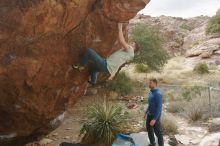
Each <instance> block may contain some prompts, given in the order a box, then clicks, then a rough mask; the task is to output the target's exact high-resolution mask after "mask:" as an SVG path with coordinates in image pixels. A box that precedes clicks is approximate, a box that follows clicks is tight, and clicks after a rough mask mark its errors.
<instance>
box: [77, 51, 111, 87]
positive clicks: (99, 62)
mask: <svg viewBox="0 0 220 146" xmlns="http://www.w3.org/2000/svg"><path fill="white" fill-rule="evenodd" d="M89 61H92V65H91V68H90V75H91V82H92V83H93V84H96V80H97V72H104V73H109V71H108V68H107V62H106V59H104V58H102V57H101V56H100V55H99V54H97V53H96V52H95V51H94V50H93V49H87V50H86V52H85V54H83V56H82V57H81V58H80V65H82V66H85V65H87V64H88V62H89Z"/></svg>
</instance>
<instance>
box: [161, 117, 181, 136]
mask: <svg viewBox="0 0 220 146" xmlns="http://www.w3.org/2000/svg"><path fill="white" fill-rule="evenodd" d="M161 123H162V124H161V125H162V130H163V133H164V134H165V135H174V134H177V133H178V127H177V125H176V123H175V121H174V120H173V118H171V117H170V116H167V115H165V116H163V117H162V119H161Z"/></svg>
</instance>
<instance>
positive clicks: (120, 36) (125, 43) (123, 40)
mask: <svg viewBox="0 0 220 146" xmlns="http://www.w3.org/2000/svg"><path fill="white" fill-rule="evenodd" d="M122 27H123V24H122V23H118V31H119V42H120V43H121V45H122V46H123V48H124V49H126V50H127V49H128V48H129V47H130V46H129V44H128V43H127V42H126V41H125V38H124V35H123V31H122Z"/></svg>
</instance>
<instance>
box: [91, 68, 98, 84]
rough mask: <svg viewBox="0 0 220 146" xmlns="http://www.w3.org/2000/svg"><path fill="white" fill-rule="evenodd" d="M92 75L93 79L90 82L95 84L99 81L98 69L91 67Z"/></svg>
mask: <svg viewBox="0 0 220 146" xmlns="http://www.w3.org/2000/svg"><path fill="white" fill-rule="evenodd" d="M90 76H91V80H90V81H89V83H90V84H92V85H95V84H96V81H97V71H96V70H95V69H91V71H90Z"/></svg>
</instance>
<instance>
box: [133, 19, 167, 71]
mask: <svg viewBox="0 0 220 146" xmlns="http://www.w3.org/2000/svg"><path fill="white" fill-rule="evenodd" d="M130 40H131V41H135V42H136V43H137V44H138V46H139V50H140V51H139V54H137V55H135V58H134V62H135V63H143V64H146V65H147V66H148V67H149V68H150V69H152V70H156V71H159V70H160V69H161V68H162V67H163V66H164V64H166V63H167V60H168V58H169V56H168V53H167V51H166V50H165V49H163V47H162V43H163V39H162V37H161V33H160V31H159V28H158V27H156V26H149V25H146V24H142V23H139V24H136V25H135V27H134V28H133V29H132V32H131V36H130Z"/></svg>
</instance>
